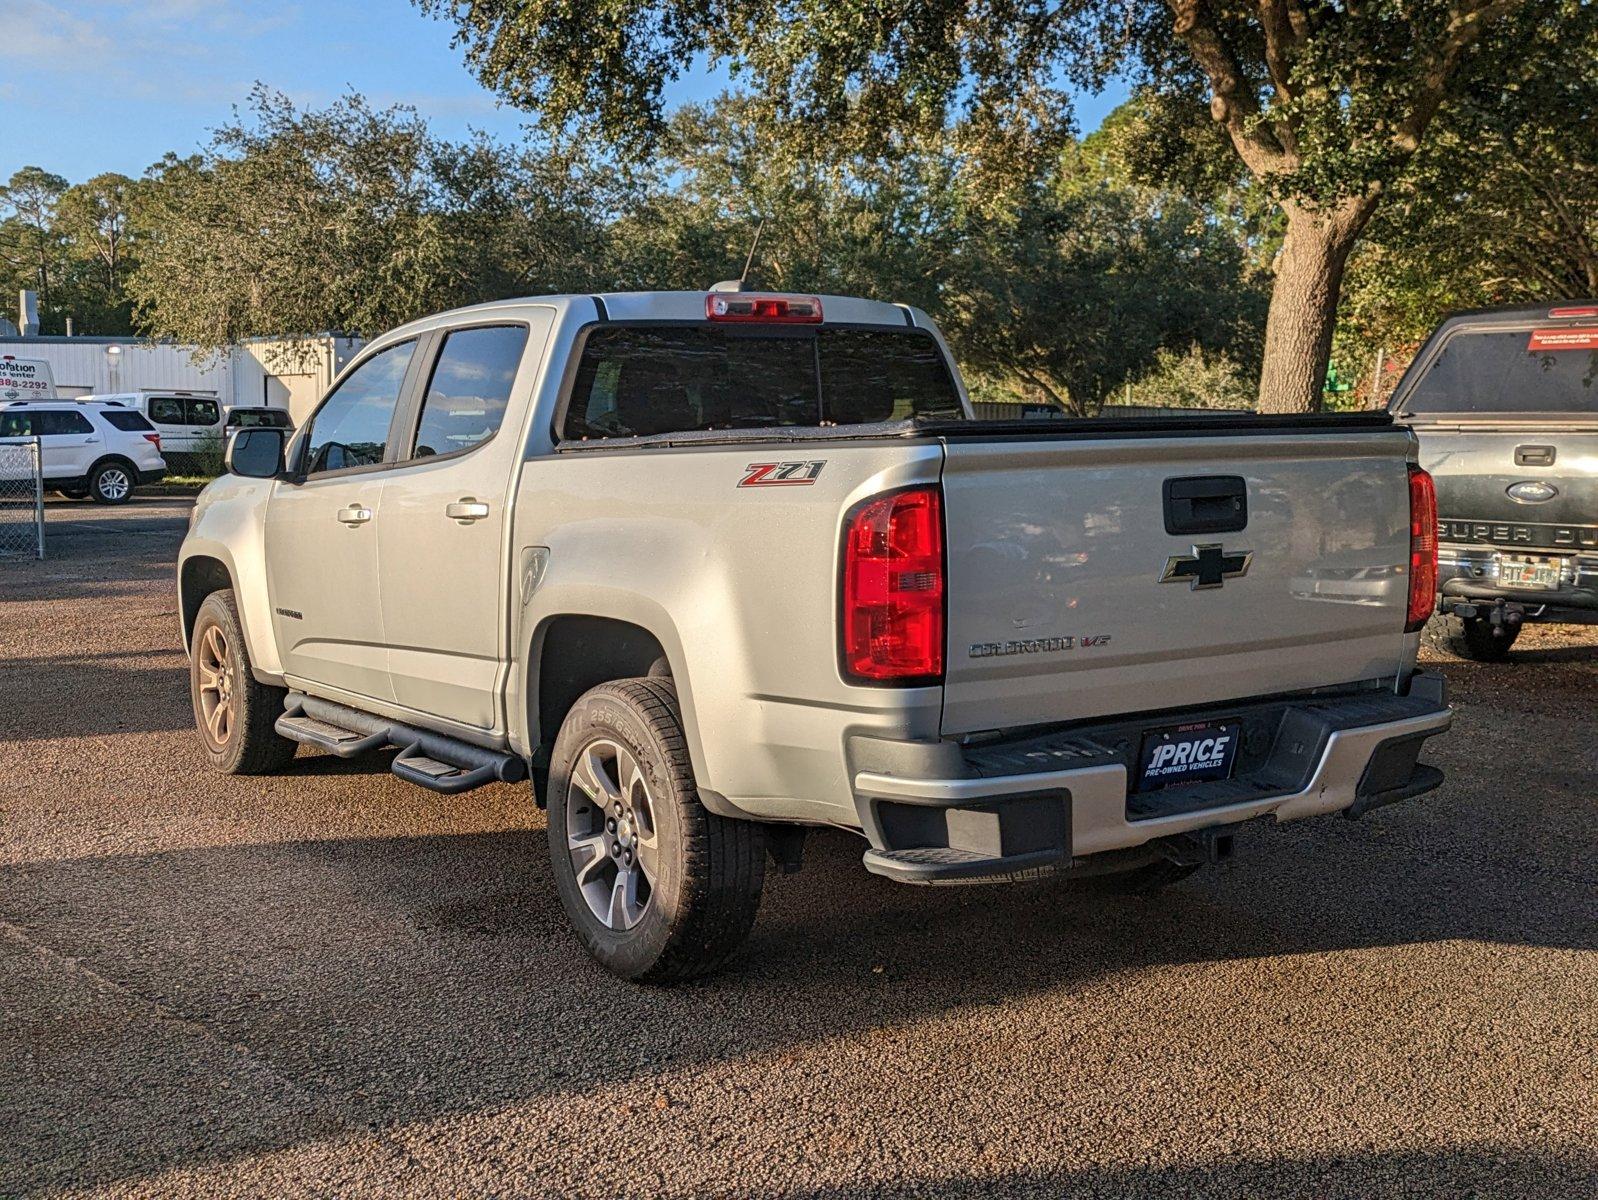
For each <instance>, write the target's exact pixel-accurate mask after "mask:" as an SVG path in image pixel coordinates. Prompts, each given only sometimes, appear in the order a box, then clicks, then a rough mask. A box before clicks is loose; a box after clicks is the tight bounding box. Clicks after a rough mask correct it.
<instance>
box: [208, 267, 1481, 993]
mask: <svg viewBox="0 0 1598 1200" xmlns="http://www.w3.org/2000/svg"><path fill="white" fill-rule="evenodd" d="M970 413H971V408H970V404H969V402H968V400H967V397H966V394H965V390H964V387H963V385H962V383H961V380H960V376H959V373H958V371H957V370H956V369H955V366H954V364H953V362H952V361H951V359H950V356H949V353H948V350H947V348H946V347H945V345H944V343H943V341H942V339H941V338H940V336H939V334H938V331H937V330H936V329H935V328H934V327H933V325H932V323H931V322H930V321H929V320H928V318H927V317H926V315H925V314H924V313H922V312H920V311H918V310H916V309H914V308H909V307H905V306H900V305H894V304H887V303H878V302H875V301H868V300H861V299H851V298H848V297H841V296H821V297H817V296H793V295H776V294H771V293H755V292H746V291H739V290H737V288H736V287H733V288H728V287H725V286H722V285H718V288H716V289H712V290H710V291H709V292H690V293H680V292H677V293H671V292H663V293H632V294H609V295H597V296H587V295H573V296H556V297H548V298H539V299H529V300H520V301H514V302H509V301H507V302H500V303H494V304H489V305H484V306H480V307H476V308H469V309H465V310H461V311H457V312H451V313H445V314H443V315H440V316H435V317H431V318H428V319H425V320H421V321H417V322H415V323H413V324H410V325H407V326H404V327H403V328H400V329H397V330H395V331H393V332H392V333H390V334H388V335H386V336H384V337H382V338H379V339H377V340H376V341H374V342H373V343H372V344H371V345H370V346H368V347H367V348H366V350H365V351H364V352H363V353H362V354H361V355H360V356H359V357H358V358H357V359H355V360H354V361H353V362H352V363H351V364H350V366H349V367H348V369H347V370H346V371H345V372H344V373H343V374H342V375H341V377H340V378H339V379H338V381H337V382H336V383H335V384H334V385H333V387H332V389H331V391H330V392H329V393H328V395H327V396H326V398H325V399H324V400H323V401H322V402H321V405H320V406H319V407H318V408H317V409H316V411H315V413H314V415H312V416H311V417H310V419H309V420H308V421H307V422H306V423H305V425H304V426H303V427H302V428H301V429H300V430H298V431H297V432H293V433H292V434H291V433H290V431H287V430H281V429H264V428H263V429H243V430H239V431H237V432H236V433H235V434H234V435H233V438H232V440H231V442H230V444H229V446H228V450H227V463H228V467H229V473H228V474H226V475H224V476H223V477H222V478H220V479H218V480H217V481H216V482H214V483H212V484H211V485H210V486H209V487H208V488H206V490H205V491H204V492H203V493H202V494H201V496H200V498H199V500H198V502H197V504H196V505H195V509H194V515H193V520H192V524H191V526H190V531H189V534H188V536H187V538H186V539H185V541H184V543H183V546H182V550H181V553H180V559H179V567H178V575H179V580H178V582H179V592H180V604H179V608H180V611H181V622H182V636H183V641H184V644H185V646H186V647H188V650H189V654H190V657H191V688H192V693H193V703H194V714H195V719H196V722H197V724H198V726H199V731H200V735H201V741H202V744H203V746H204V750H205V753H206V755H207V756H208V757H209V759H210V761H211V763H212V764H214V766H215V767H217V768H218V769H220V770H222V771H224V772H233V773H250V772H269V771H279V770H282V769H284V768H286V767H287V766H288V764H289V761H290V759H291V758H292V757H293V756H294V754H295V750H296V747H297V745H298V744H302V743H303V744H308V745H310V746H312V747H316V748H319V749H320V750H323V751H327V752H331V753H333V754H337V755H345V756H350V755H356V754H361V753H365V752H368V751H374V750H377V749H380V748H388V749H394V750H397V751H398V753H397V754H395V755H394V757H393V759H392V763H391V769H392V771H393V772H394V773H395V774H396V775H399V776H401V777H402V778H403V779H406V780H408V781H410V782H413V783H416V784H419V785H421V786H423V787H426V788H431V789H433V790H435V791H438V792H442V793H456V792H460V791H464V790H466V789H468V788H472V787H476V786H478V785H481V784H485V783H490V782H493V781H496V780H497V781H519V780H523V779H527V778H529V777H531V780H532V784H533V792H534V796H535V798H536V799H537V800H538V802H539V803H541V804H543V805H544V806H546V807H547V809H548V838H549V847H550V867H551V873H552V874H553V876H554V882H555V886H556V888H557V890H558V892H559V896H560V899H561V901H562V902H563V904H564V907H565V909H566V911H567V913H568V915H569V917H570V919H571V922H572V924H573V925H574V927H575V929H576V931H577V933H578V935H579V937H580V939H581V941H582V943H583V944H584V945H585V946H586V948H587V949H588V950H589V951H590V952H591V953H592V954H593V956H594V957H595V958H596V959H598V960H599V961H600V962H601V963H602V964H604V965H605V966H606V967H608V968H609V969H611V970H612V971H615V972H616V973H618V974H620V975H622V976H624V977H627V978H630V979H636V980H647V981H656V982H661V981H671V980H676V979H681V978H685V977H688V976H691V975H694V974H698V973H702V972H705V971H708V970H710V969H712V968H715V967H716V966H718V965H719V964H721V963H722V962H723V961H724V960H725V959H726V958H727V956H728V955H729V954H730V953H731V952H732V951H733V950H734V949H735V948H736V947H737V946H738V945H739V944H740V942H741V941H742V939H743V938H744V937H745V935H746V934H747V933H748V931H749V929H750V927H751V925H752V923H753V921H754V918H755V911H756V908H757V906H758V904H759V900H760V894H761V889H762V884H763V880H764V876H765V872H766V871H767V869H768V861H769V862H770V863H771V864H773V865H774V869H783V870H793V869H797V868H798V865H799V862H800V854H801V847H802V839H803V835H804V832H805V830H806V829H807V828H809V827H816V826H831V827H835V828H840V829H845V830H850V831H853V832H854V833H856V834H859V835H860V836H861V837H862V838H863V839H864V842H865V850H864V865H865V867H866V869H867V870H869V871H873V872H876V873H877V874H879V875H883V876H886V877H888V878H890V879H894V880H901V881H905V882H910V883H926V884H939V883H970V882H980V881H994V880H1022V879H1034V878H1041V877H1044V876H1048V875H1053V874H1066V875H1071V874H1075V875H1093V874H1097V875H1100V876H1105V877H1113V880H1112V879H1110V878H1106V879H1105V881H1104V882H1105V883H1106V884H1107V885H1110V886H1126V887H1135V888H1138V889H1140V890H1143V889H1149V888H1153V887H1155V886H1157V885H1160V884H1162V883H1166V882H1169V881H1171V880H1173V879H1175V878H1177V877H1178V876H1180V875H1183V874H1185V873H1187V872H1188V871H1191V870H1193V869H1195V868H1196V867H1197V866H1198V865H1200V864H1203V863H1205V862H1209V861H1213V860H1215V859H1217V858H1220V857H1223V856H1225V855H1227V854H1228V853H1229V852H1230V849H1231V845H1232V835H1233V832H1234V831H1235V830H1236V829H1237V828H1238V827H1239V826H1240V825H1241V824H1242V823H1244V822H1247V821H1253V820H1257V819H1262V818H1272V819H1274V820H1276V821H1288V820H1295V819H1297V818H1300V817H1311V816H1317V815H1320V814H1323V813H1333V812H1342V813H1344V814H1346V815H1350V816H1358V815H1360V814H1363V813H1365V812H1368V811H1370V810H1371V809H1374V808H1377V807H1379V806H1381V805H1385V804H1390V803H1392V802H1394V801H1398V800H1403V799H1405V798H1407V797H1411V796H1415V795H1418V794H1420V793H1422V792H1425V791H1428V790H1430V789H1431V788H1434V787H1436V786H1437V784H1438V783H1439V782H1440V781H1441V778H1442V776H1441V773H1440V772H1439V771H1438V770H1436V769H1435V768H1433V767H1431V766H1427V765H1424V764H1422V763H1420V762H1419V761H1418V758H1417V756H1418V753H1419V751H1420V749H1421V744H1422V743H1423V742H1424V741H1425V740H1426V739H1427V738H1429V737H1431V736H1433V735H1434V734H1437V733H1440V732H1442V731H1443V730H1445V729H1446V728H1447V727H1448V725H1449V723H1450V720H1451V711H1450V709H1449V708H1448V706H1447V704H1446V702H1445V698H1444V694H1443V686H1442V682H1441V680H1440V678H1439V677H1437V676H1435V675H1431V674H1426V673H1423V672H1418V671H1417V670H1416V669H1415V657H1416V650H1417V646H1418V641H1419V630H1420V628H1421V626H1422V624H1423V623H1424V622H1425V620H1426V618H1427V617H1428V616H1430V615H1431V612H1432V606H1433V584H1434V570H1435V558H1434V556H1435V552H1436V538H1435V534H1436V528H1435V515H1434V509H1433V496H1432V489H1431V481H1430V479H1429V477H1428V476H1427V475H1426V474H1425V472H1423V471H1421V470H1420V469H1419V467H1418V466H1417V465H1416V462H1415V453H1416V450H1415V440H1414V438H1413V437H1412V435H1411V434H1410V433H1409V431H1408V430H1406V429H1403V428H1401V427H1398V426H1396V425H1395V424H1394V423H1393V421H1392V418H1391V417H1390V416H1389V415H1388V414H1386V413H1374V414H1364V415H1360V416H1341V417H1329V416H1327V417H1323V416H1307V417H1259V416H1254V415H1250V414H1239V415H1235V416H1231V415H1210V416H1197V417H1187V418H1174V419H1146V418H1145V419H1136V418H1134V419H1126V420H1055V421H1047V422H1042V421H1039V422H1021V421H1014V422H984V421H977V420H973V419H971V417H970Z"/></svg>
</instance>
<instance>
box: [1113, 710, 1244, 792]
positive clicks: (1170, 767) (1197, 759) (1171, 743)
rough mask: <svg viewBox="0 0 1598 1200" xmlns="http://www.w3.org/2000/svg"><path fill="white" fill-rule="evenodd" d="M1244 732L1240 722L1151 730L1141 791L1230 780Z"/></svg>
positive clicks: (1140, 777)
mask: <svg viewBox="0 0 1598 1200" xmlns="http://www.w3.org/2000/svg"><path fill="white" fill-rule="evenodd" d="M1242 729H1243V727H1242V725H1241V724H1240V723H1239V722H1237V721H1198V722H1194V723H1192V724H1188V725H1173V726H1170V727H1169V728H1166V729H1153V730H1150V731H1149V732H1148V733H1145V734H1144V735H1143V749H1142V752H1141V754H1140V756H1139V759H1138V775H1137V789H1138V790H1139V791H1150V790H1152V789H1154V788H1162V787H1169V786H1171V785H1172V784H1174V783H1198V782H1200V781H1201V780H1205V779H1227V778H1230V777H1231V774H1232V764H1233V762H1234V761H1236V759H1237V743H1238V739H1239V737H1240V736H1241V734H1242Z"/></svg>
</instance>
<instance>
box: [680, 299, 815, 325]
mask: <svg viewBox="0 0 1598 1200" xmlns="http://www.w3.org/2000/svg"><path fill="white" fill-rule="evenodd" d="M705 316H706V318H707V319H709V320H712V321H768V322H777V323H779V324H783V323H786V324H794V325H815V324H818V323H819V322H820V321H821V298H820V297H819V296H751V295H744V294H741V293H738V292H712V293H710V295H708V296H706V297H705Z"/></svg>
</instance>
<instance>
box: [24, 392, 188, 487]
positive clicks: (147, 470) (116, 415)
mask: <svg viewBox="0 0 1598 1200" xmlns="http://www.w3.org/2000/svg"><path fill="white" fill-rule="evenodd" d="M0 437H37V438H38V439H39V451H40V453H39V458H40V466H41V469H42V471H43V476H44V486H45V487H46V488H49V489H51V490H53V491H57V492H60V493H61V494H62V495H63V496H68V497H70V498H72V499H74V500H81V499H83V498H84V497H86V496H87V497H88V498H89V499H91V500H94V501H96V502H98V503H100V504H123V503H126V502H127V501H128V500H129V499H130V498H131V497H132V495H133V490H134V488H136V487H138V486H139V485H140V484H149V483H155V482H157V481H159V480H160V479H161V478H162V477H163V476H165V475H166V461H165V460H164V459H163V458H162V457H161V435H160V434H159V433H157V432H156V429H155V427H154V426H153V425H151V424H150V422H149V421H147V420H145V419H144V416H143V414H141V413H137V412H133V411H132V410H130V409H126V408H122V407H120V406H118V405H114V404H96V403H87V402H84V401H81V400H76V401H74V400H6V401H0Z"/></svg>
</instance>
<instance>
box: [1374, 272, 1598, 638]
mask: <svg viewBox="0 0 1598 1200" xmlns="http://www.w3.org/2000/svg"><path fill="white" fill-rule="evenodd" d="M1390 407H1391V409H1392V411H1393V413H1394V415H1395V417H1396V418H1397V419H1398V420H1401V421H1406V422H1408V423H1409V424H1411V425H1412V426H1413V427H1414V430H1415V433H1416V435H1417V436H1418V437H1419V438H1420V451H1421V462H1422V464H1424V465H1425V467H1426V468H1427V470H1428V471H1430V472H1431V473H1432V474H1433V475H1434V476H1435V477H1436V487H1437V506H1438V517H1439V519H1440V532H1439V541H1440V545H1439V548H1438V558H1439V563H1438V572H1439V595H1438V605H1437V609H1438V611H1437V616H1436V618H1435V619H1434V620H1433V622H1432V624H1431V626H1430V627H1429V629H1428V636H1429V637H1431V638H1432V639H1433V640H1434V641H1435V642H1437V643H1440V644H1442V645H1443V646H1445V647H1446V648H1447V649H1450V650H1452V651H1454V653H1456V654H1459V655H1461V656H1463V657H1465V658H1472V659H1476V660H1478V661H1485V662H1494V661H1498V660H1502V659H1505V658H1507V657H1508V656H1509V649H1510V647H1511V646H1513V645H1514V644H1515V639H1516V638H1517V637H1519V636H1520V631H1521V628H1522V626H1523V624H1524V623H1525V622H1527V621H1566V622H1579V623H1592V622H1598V300H1568V301H1565V302H1564V303H1561V304H1555V305H1551V306H1550V305H1538V306H1537V307H1535V308H1524V307H1522V308H1501V309H1490V310H1486V311H1481V312H1468V313H1458V314H1456V315H1454V316H1452V317H1450V318H1449V319H1448V320H1446V321H1444V322H1443V323H1442V325H1441V326H1439V327H1438V329H1437V331H1436V332H1435V333H1434V334H1432V336H1431V337H1430V338H1429V339H1428V340H1427V342H1426V344H1425V345H1424V346H1422V347H1421V350H1420V353H1418V354H1417V355H1416V356H1415V360H1414V362H1412V363H1411V364H1410V367H1409V370H1408V371H1406V372H1405V373H1404V377H1403V379H1401V380H1400V381H1399V384H1398V388H1397V390H1396V391H1395V392H1394V393H1393V400H1392V404H1391V406H1390Z"/></svg>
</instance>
